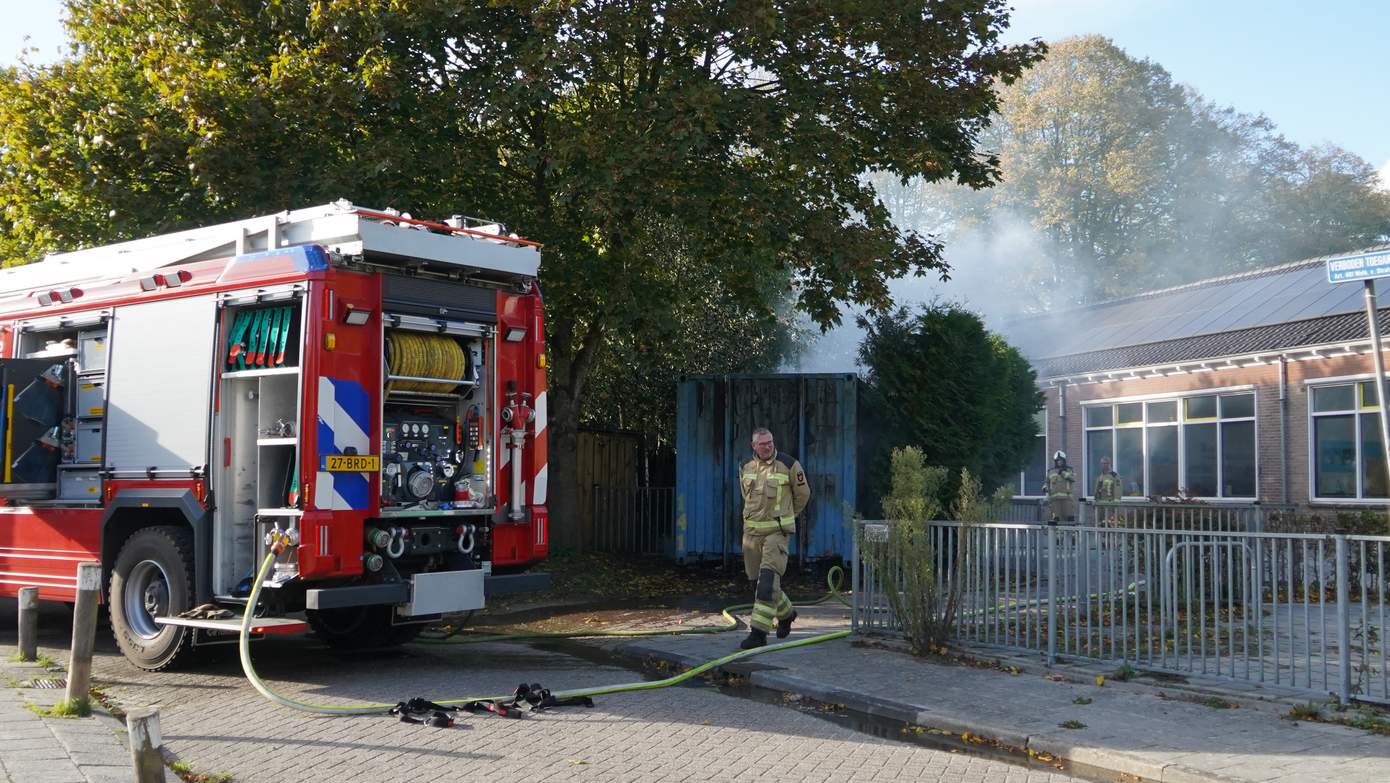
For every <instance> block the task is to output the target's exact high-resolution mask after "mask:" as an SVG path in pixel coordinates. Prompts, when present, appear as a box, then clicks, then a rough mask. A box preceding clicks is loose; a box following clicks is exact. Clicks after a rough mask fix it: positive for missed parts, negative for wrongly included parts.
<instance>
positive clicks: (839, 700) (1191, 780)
mask: <svg viewBox="0 0 1390 783" xmlns="http://www.w3.org/2000/svg"><path fill="white" fill-rule="evenodd" d="M612 649H613V652H614V653H616V654H617V655H619V656H621V657H624V658H627V659H630V660H637V661H649V660H652V659H655V660H658V661H663V662H665V663H669V664H674V665H676V666H681V667H683V668H686V669H691V668H694V667H696V666H698V665H700V664H702V663H704V662H705V661H704V660H701V659H699V658H694V657H692V656H689V655H682V654H680V653H674V652H670V651H667V650H661V649H658V648H655V647H651V646H648V645H644V644H623V645H619V646H617V647H614V648H612ZM741 663H742V664H743V665H739V664H741ZM716 668H717V669H718V670H719V671H722V672H724V673H726V674H734V675H739V676H743V677H747V678H748V680H749V683H750V684H751V685H752V686H753V687H757V688H762V689H764V690H770V691H776V692H779V693H795V694H798V695H801V696H805V697H808V698H811V699H815V700H816V701H821V702H825V703H828V704H838V705H841V706H843V707H844V708H845V709H846V710H849V711H850V712H855V713H859V714H860V715H863V716H866V717H874V718H886V719H889V720H895V721H900V722H903V723H910V724H915V725H918V726H923V727H925V728H932V729H939V730H942V731H948V732H950V733H952V734H954V735H957V736H959V735H961V734H963V733H966V732H969V733H970V734H973V735H975V736H978V737H981V738H984V739H988V740H993V741H995V742H998V743H1000V744H1002V745H1006V746H1010V747H1013V748H1016V749H1018V750H1019V751H1023V752H1027V751H1034V752H1038V753H1047V754H1049V755H1052V756H1054V757H1056V758H1057V759H1058V760H1060V761H1062V762H1064V763H1070V764H1074V765H1078V766H1082V767H1086V768H1089V769H1092V770H1096V771H1099V772H1104V773H1112V774H1118V775H1124V776H1127V777H1129V778H1135V779H1139V780H1145V781H1155V782H1156V783H1213V782H1214V783H1252V781H1250V780H1249V779H1248V778H1243V777H1236V776H1231V775H1222V774H1220V773H1214V772H1208V771H1202V770H1197V769H1193V768H1192V767H1188V766H1186V765H1183V764H1177V763H1173V764H1164V765H1161V766H1160V765H1157V764H1154V763H1152V762H1150V761H1148V760H1147V759H1144V758H1141V757H1138V756H1134V755H1131V754H1128V753H1124V752H1119V751H1113V750H1109V749H1105V748H1096V747H1089V746H1083V745H1075V744H1071V743H1070V742H1068V741H1067V740H1065V739H1062V738H1060V737H1057V736H1053V735H1049V734H1034V735H1029V734H1025V733H1022V732H1019V731H1018V730H1017V729H1011V728H1006V727H1002V726H997V725H993V724H990V723H987V722H983V721H961V720H959V719H958V718H955V717H948V716H943V715H937V714H935V713H933V712H932V711H931V709H930V707H927V706H924V705H918V704H911V703H907V702H900V701H894V700H892V699H884V698H881V697H878V696H870V695H868V694H861V693H858V692H855V691H850V690H846V689H843V688H835V687H830V686H825V685H821V684H819V683H816V682H813V681H811V680H807V679H803V678H801V677H796V676H793V675H789V674H784V673H782V669H781V667H778V666H768V665H756V666H750V665H749V664H747V663H744V662H741V661H734V662H732V663H730V664H726V665H724V666H719V667H716Z"/></svg>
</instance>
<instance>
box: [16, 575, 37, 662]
mask: <svg viewBox="0 0 1390 783" xmlns="http://www.w3.org/2000/svg"><path fill="white" fill-rule="evenodd" d="M38 657H39V588H37V587H21V588H19V659H20V660H21V661H35V660H38Z"/></svg>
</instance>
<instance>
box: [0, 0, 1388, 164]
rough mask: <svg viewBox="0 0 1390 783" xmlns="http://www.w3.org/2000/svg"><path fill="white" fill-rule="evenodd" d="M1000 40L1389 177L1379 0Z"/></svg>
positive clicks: (44, 6) (1056, 13)
mask: <svg viewBox="0 0 1390 783" xmlns="http://www.w3.org/2000/svg"><path fill="white" fill-rule="evenodd" d="M1014 8H1015V13H1014V19H1013V26H1012V28H1011V29H1010V31H1009V34H1008V35H1009V39H1010V40H1014V41H1023V40H1028V39H1029V38H1033V37H1039V38H1043V39H1045V40H1047V39H1056V38H1061V37H1066V36H1069V35H1080V34H1084V33H1099V34H1101V35H1104V36H1107V37H1109V38H1111V39H1112V40H1114V41H1115V43H1117V44H1118V45H1119V46H1120V47H1121V48H1123V49H1125V50H1126V51H1128V52H1129V53H1130V54H1132V55H1135V56H1137V57H1144V58H1148V59H1150V60H1153V61H1155V62H1157V63H1159V64H1161V65H1163V66H1164V67H1165V68H1167V69H1168V70H1169V71H1170V72H1171V73H1172V74H1173V76H1174V77H1175V78H1176V79H1177V80H1178V81H1180V82H1184V83H1186V84H1189V85H1192V86H1193V87H1195V88H1196V89H1197V90H1198V91H1199V92H1201V93H1202V94H1203V95H1205V96H1206V97H1207V98H1209V99H1211V100H1213V101H1215V102H1216V103H1218V104H1221V105H1223V106H1234V107H1235V108H1236V109H1238V110H1239V111H1242V112H1245V113H1248V114H1258V113H1263V114H1265V115H1266V116H1268V117H1269V118H1270V119H1271V120H1273V121H1274V123H1275V124H1276V125H1277V126H1278V127H1279V129H1280V131H1282V132H1283V133H1284V134H1285V135H1286V136H1288V137H1289V138H1290V139H1292V140H1294V141H1296V142H1298V143H1300V144H1303V145H1312V144H1320V143H1323V142H1332V143H1335V144H1338V145H1340V146H1342V147H1345V148H1346V149H1349V150H1351V151H1352V152H1355V153H1357V154H1358V155H1360V156H1361V157H1363V158H1365V159H1367V160H1369V161H1370V162H1371V163H1373V164H1375V166H1376V167H1377V168H1379V169H1381V171H1382V174H1383V176H1384V178H1385V181H1386V182H1387V184H1388V185H1390V81H1387V79H1386V74H1387V73H1390V65H1388V64H1387V61H1386V54H1385V52H1386V50H1387V46H1390V2H1387V0H1324V1H1323V2H1310V1H1309V0H1205V1H1203V0H1014ZM61 9H62V2H61V0H16V2H14V3H13V4H12V7H11V9H10V10H9V12H8V13H7V14H6V16H7V18H6V20H5V25H4V26H3V27H2V28H0V64H3V63H11V62H14V60H15V59H16V58H17V57H18V54H19V50H20V48H21V47H23V46H24V45H25V43H24V37H25V36H26V35H27V36H29V37H30V39H29V42H28V45H29V46H35V47H38V49H39V50H40V51H39V57H38V59H39V60H41V61H42V60H51V59H54V58H55V57H57V56H58V53H59V52H60V51H61V48H62V45H63V40H64V37H63V31H62V28H61V26H60V25H59V23H58V17H59V15H60V13H61Z"/></svg>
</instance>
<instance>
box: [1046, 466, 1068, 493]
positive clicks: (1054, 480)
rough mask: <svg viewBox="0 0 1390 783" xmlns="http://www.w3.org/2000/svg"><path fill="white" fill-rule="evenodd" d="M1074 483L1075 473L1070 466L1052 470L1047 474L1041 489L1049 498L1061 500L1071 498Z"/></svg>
mask: <svg viewBox="0 0 1390 783" xmlns="http://www.w3.org/2000/svg"><path fill="white" fill-rule="evenodd" d="M1075 483H1076V472H1075V471H1073V470H1072V469H1071V466H1070V465H1065V466H1063V467H1060V468H1053V469H1051V470H1049V471H1048V472H1047V480H1046V482H1045V483H1044V484H1043V489H1044V490H1045V491H1046V492H1047V496H1048V497H1050V498H1061V497H1071V496H1072V485H1073V484H1075Z"/></svg>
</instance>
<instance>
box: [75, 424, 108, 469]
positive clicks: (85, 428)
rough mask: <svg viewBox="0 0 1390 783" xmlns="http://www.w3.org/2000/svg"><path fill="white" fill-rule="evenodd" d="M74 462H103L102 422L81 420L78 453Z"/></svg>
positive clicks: (80, 463)
mask: <svg viewBox="0 0 1390 783" xmlns="http://www.w3.org/2000/svg"><path fill="white" fill-rule="evenodd" d="M73 462H76V463H77V464H79V465H99V464H101V423H100V422H92V421H79V422H78V423H77V453H75V454H74V455H73Z"/></svg>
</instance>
